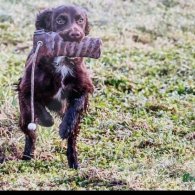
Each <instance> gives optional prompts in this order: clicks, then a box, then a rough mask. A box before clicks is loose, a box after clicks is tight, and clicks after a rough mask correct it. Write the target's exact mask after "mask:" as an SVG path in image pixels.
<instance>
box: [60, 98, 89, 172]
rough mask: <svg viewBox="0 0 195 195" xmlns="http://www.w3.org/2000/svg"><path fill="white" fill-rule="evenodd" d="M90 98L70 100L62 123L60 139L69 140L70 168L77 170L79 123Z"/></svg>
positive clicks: (68, 155)
mask: <svg viewBox="0 0 195 195" xmlns="http://www.w3.org/2000/svg"><path fill="white" fill-rule="evenodd" d="M87 102H88V96H87V95H82V96H80V97H79V98H74V99H71V100H69V106H68V108H67V111H66V112H65V114H64V117H63V120H62V123H61V124H60V131H59V134H60V137H61V138H62V139H66V138H67V139H68V140H67V141H68V146H67V158H68V164H69V167H70V168H74V169H77V168H78V161H77V151H76V139H77V135H78V133H79V123H80V119H81V116H82V113H83V111H85V110H86V106H87Z"/></svg>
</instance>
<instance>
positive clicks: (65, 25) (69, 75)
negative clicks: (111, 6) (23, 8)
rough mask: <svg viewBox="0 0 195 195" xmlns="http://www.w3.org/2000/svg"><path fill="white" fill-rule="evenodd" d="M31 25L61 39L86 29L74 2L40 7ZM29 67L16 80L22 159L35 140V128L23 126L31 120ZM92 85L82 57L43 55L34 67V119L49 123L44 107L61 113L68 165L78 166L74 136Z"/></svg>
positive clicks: (84, 17)
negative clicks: (21, 134)
mask: <svg viewBox="0 0 195 195" xmlns="http://www.w3.org/2000/svg"><path fill="white" fill-rule="evenodd" d="M35 26H36V29H37V30H39V29H44V30H45V31H54V32H57V33H59V35H60V36H61V37H62V38H63V39H64V41H80V40H81V39H82V38H83V37H84V36H86V35H87V34H88V33H89V24H88V19H87V15H86V13H85V11H84V10H82V9H81V8H79V7H74V6H60V7H57V8H53V9H47V10H44V11H43V12H41V13H40V14H39V15H38V16H37V20H36V24H35ZM31 68H32V67H31V66H28V65H26V67H25V73H24V76H23V77H22V78H21V79H20V82H19V84H18V96H19V104H20V121H19V124H20V127H21V129H22V131H23V132H24V133H25V136H26V139H25V148H24V154H23V160H30V159H31V158H32V157H33V153H34V150H35V141H36V132H35V131H29V130H28V129H27V126H28V124H29V123H30V122H31V108H30V96H31V91H30V89H31V87H30V86H31ZM93 89H94V86H93V84H92V81H91V78H90V77H89V74H88V71H87V69H86V66H85V63H84V61H83V58H67V57H64V56H60V57H55V58H52V59H48V58H43V59H41V60H40V63H39V64H38V65H37V66H36V68H35V88H34V90H35V96H34V109H35V121H36V122H37V123H38V124H39V125H42V126H45V127H50V126H52V125H53V123H54V122H53V118H52V116H51V115H50V113H49V112H48V111H47V110H46V108H48V109H49V110H52V111H55V112H57V113H58V114H59V115H60V116H61V117H62V122H61V124H60V127H59V134H60V137H61V138H62V139H65V138H66V139H67V140H68V145H67V158H68V164H69V167H70V168H75V169H77V168H78V162H77V152H76V138H77V135H78V133H79V123H80V119H81V116H82V113H83V112H84V111H85V110H86V108H87V105H88V95H89V93H92V92H93Z"/></svg>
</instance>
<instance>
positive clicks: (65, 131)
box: [59, 123, 71, 139]
mask: <svg viewBox="0 0 195 195" xmlns="http://www.w3.org/2000/svg"><path fill="white" fill-rule="evenodd" d="M70 134H71V129H70V127H69V126H68V125H67V124H64V123H61V124H60V126H59V135H60V137H61V138H62V139H67V138H68V137H69V136H70Z"/></svg>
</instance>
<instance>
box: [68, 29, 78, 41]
mask: <svg viewBox="0 0 195 195" xmlns="http://www.w3.org/2000/svg"><path fill="white" fill-rule="evenodd" d="M69 36H70V38H71V39H72V40H80V39H81V33H80V32H79V31H73V32H70V34H69Z"/></svg>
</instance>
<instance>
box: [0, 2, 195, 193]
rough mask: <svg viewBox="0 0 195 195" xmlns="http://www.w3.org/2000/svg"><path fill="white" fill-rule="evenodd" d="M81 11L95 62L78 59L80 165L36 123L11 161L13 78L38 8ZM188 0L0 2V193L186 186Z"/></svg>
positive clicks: (191, 165) (194, 37)
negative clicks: (29, 144)
mask: <svg viewBox="0 0 195 195" xmlns="http://www.w3.org/2000/svg"><path fill="white" fill-rule="evenodd" d="M67 2H70V3H77V4H79V5H81V6H83V7H85V8H86V9H87V10H88V15H89V20H90V22H91V36H95V37H101V38H102V40H103V43H104V49H103V54H102V57H101V59H99V60H94V59H86V60H87V65H88V68H89V69H90V71H91V72H92V75H93V81H94V84H95V87H96V90H95V93H94V95H93V96H91V97H90V109H89V111H88V113H87V115H86V116H85V117H84V119H83V120H82V125H81V133H80V135H79V138H78V154H79V156H78V158H79V161H80V167H81V168H80V169H79V170H78V171H75V170H71V169H69V168H68V166H67V159H66V156H65V151H66V141H63V142H62V141H61V140H60V138H59V135H58V125H59V122H60V121H59V119H58V118H56V120H55V121H56V123H55V125H54V126H53V127H52V128H41V127H39V129H38V141H37V147H36V157H35V159H34V160H32V161H31V162H24V161H21V160H20V157H21V155H22V151H23V147H24V135H23V133H21V132H20V130H19V128H18V116H19V109H18V99H17V94H16V92H15V91H14V86H13V84H14V83H15V82H17V80H18V78H19V77H20V76H21V75H22V74H23V69H24V63H25V60H26V57H27V54H28V52H29V51H30V49H31V47H32V35H33V32H34V21H35V17H36V14H37V13H38V11H39V10H41V9H43V8H46V7H51V6H56V5H61V4H64V3H67ZM194 130H195V1H194V0H187V1H186V0H150V1H149V0H139V1H136V0H126V1H125V0H69V1H66V0H63V1H62V0H56V1H52V0H47V1H43V0H42V1H40V0H28V1H24V0H0V161H1V162H3V163H1V164H0V190H195V181H190V179H189V180H188V181H183V179H184V175H185V174H188V175H190V176H191V177H192V178H195V132H194Z"/></svg>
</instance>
